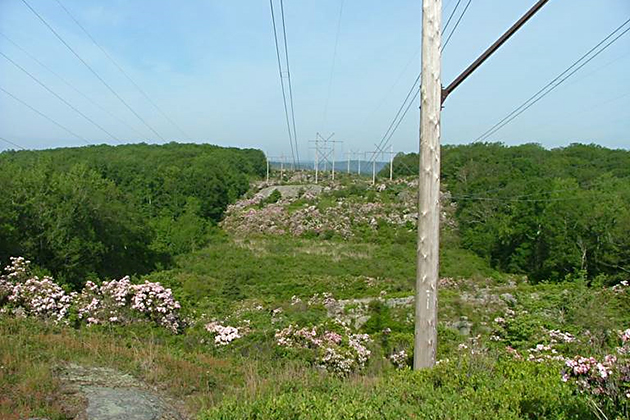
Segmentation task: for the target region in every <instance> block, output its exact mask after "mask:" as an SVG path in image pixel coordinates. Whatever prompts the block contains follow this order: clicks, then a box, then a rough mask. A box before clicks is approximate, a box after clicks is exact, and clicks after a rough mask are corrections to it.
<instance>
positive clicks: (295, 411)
mask: <svg viewBox="0 0 630 420" xmlns="http://www.w3.org/2000/svg"><path fill="white" fill-rule="evenodd" d="M471 147H472V149H473V150H476V149H475V147H481V146H474V147H473V146H471ZM484 147H488V148H489V149H492V148H493V147H495V146H493V145H490V146H484ZM463 150H464V152H466V150H467V149H466V148H465V147H463ZM508 150H509V149H508ZM464 152H462V153H464ZM471 153H472V152H471ZM475 153H476V152H475ZM515 153H516V152H515ZM549 153H551V152H549ZM553 153H556V152H553ZM542 154H543V155H544V153H542ZM445 156H446V153H445ZM399 159H400V157H399ZM471 159H473V160H474V159H477V157H476V155H475V154H474V153H472V154H471ZM524 159H525V158H524ZM527 159H529V157H528V158H526V160H527ZM445 160H446V163H445V165H447V168H448V167H449V166H448V165H449V163H448V162H449V158H448V156H446V159H445ZM448 171H449V170H446V171H445V177H447V178H448V177H449V176H450V175H448V174H449V172H448ZM245 172H247V171H245ZM621 172H623V171H621ZM621 172H619V173H617V174H615V175H611V176H613V177H617V176H618V177H619V179H626V178H624V177H625V175H623V173H621ZM479 173H481V172H479ZM577 174H578V175H579V171H578V173H577ZM272 175H276V174H272ZM470 177H471V178H470V179H469V181H470V182H472V181H471V180H473V179H475V176H474V175H473V174H471V175H470ZM517 178H518V177H516V176H515V179H517ZM611 179H612V178H611ZM286 182H288V181H281V182H280V183H279V185H282V184H285V183H286ZM299 182H300V181H297V180H292V181H291V184H296V183H297V185H298V186H299V188H298V190H300V191H297V194H291V195H290V196H289V195H287V196H283V195H282V193H281V192H280V191H281V190H282V188H280V187H278V189H275V188H276V187H277V185H272V186H271V187H270V188H267V187H268V186H267V185H265V184H264V183H262V182H254V183H253V184H252V186H251V189H250V190H249V191H248V192H247V193H246V194H245V195H244V196H243V197H242V198H240V199H237V198H236V197H234V198H233V199H229V200H228V201H229V202H230V203H231V204H230V205H227V204H226V207H225V209H226V212H225V214H224V216H223V217H222V218H221V219H220V221H219V223H218V224H217V225H213V227H212V228H211V229H209V230H207V231H206V234H205V236H204V239H203V245H200V246H199V247H198V248H195V249H193V248H191V249H188V250H187V251H186V252H183V253H173V254H172V255H171V261H170V265H168V266H163V267H161V268H159V269H153V270H152V271H151V272H149V273H147V274H142V275H140V274H134V273H137V272H131V273H130V274H132V275H131V276H130V277H123V276H117V277H101V278H95V277H94V276H88V277H87V278H84V279H83V280H82V281H79V282H68V281H67V278H68V277H65V276H64V275H62V277H61V278H57V277H45V274H46V273H45V271H46V270H45V269H46V268H47V267H46V265H45V264H42V263H39V262H38V261H37V260H36V259H35V258H33V257H32V256H31V255H29V254H25V257H27V258H29V259H31V260H33V262H34V263H36V264H30V265H29V264H28V262H27V260H26V259H25V258H14V259H12V260H10V259H9V258H7V259H6V261H4V260H3V262H5V263H6V264H7V265H8V266H7V268H6V269H5V271H4V274H1V275H0V334H2V336H3V340H2V341H1V342H0V402H1V404H0V407H1V408H0V417H3V418H4V417H8V418H11V419H13V418H15V419H18V418H24V417H34V416H40V417H41V416H46V417H48V418H50V419H69V418H72V415H71V414H69V413H68V411H67V410H66V407H67V403H64V398H63V395H64V394H63V383H62V381H61V379H60V378H59V376H58V375H57V371H58V370H59V369H60V368H62V367H63V366H64V365H65V364H68V363H77V364H81V365H88V366H92V365H94V366H108V367H114V368H117V369H119V370H121V371H123V372H129V373H131V374H133V375H134V376H136V377H138V378H139V379H141V380H143V381H145V382H146V383H147V384H149V385H151V386H155V387H157V388H158V389H161V390H163V392H165V393H167V394H169V395H171V396H172V397H175V398H177V399H178V400H180V401H182V402H183V403H184V404H185V405H186V407H187V408H188V411H189V412H190V413H191V416H197V417H198V418H200V419H203V420H211V419H241V418H248V419H249V418H260V419H346V418H356V419H372V418H374V419H377V418H378V419H381V418H392V419H394V418H433V419H452V418H457V419H531V418H554V419H555V418H557V419H585V418H600V419H624V418H629V416H630V407H629V405H630V286H629V283H628V276H627V275H626V274H624V273H625V271H624V269H623V268H624V267H626V266H625V265H624V264H626V261H625V260H623V258H622V257H623V255H625V254H623V252H625V248H624V246H625V245H624V242H623V240H620V239H619V238H618V237H616V236H614V235H613V234H611V235H609V236H607V237H606V238H604V239H601V241H608V240H611V241H617V242H614V243H615V244H617V245H619V247H617V248H614V252H616V253H617V254H614V255H616V256H615V258H619V260H618V268H617V269H616V270H602V271H597V270H596V271H589V270H588V269H587V270H581V267H578V268H576V267H573V266H567V267H571V269H570V270H569V271H568V272H566V273H565V272H562V275H558V276H550V277H549V278H539V277H537V275H536V273H537V271H531V272H530V271H528V270H527V267H528V266H527V265H523V266H520V268H519V267H516V268H515V269H514V270H512V269H508V268H507V266H504V265H503V264H502V263H500V262H498V260H497V259H495V258H494V257H492V256H488V255H486V254H484V253H483V252H480V251H479V249H477V248H476V247H475V246H473V244H472V243H471V242H470V241H468V240H467V239H466V238H467V236H466V235H467V234H470V232H468V233H466V229H471V227H470V226H469V225H466V217H467V216H466V214H469V213H468V212H472V211H473V207H474V205H476V204H477V202H473V203H468V202H467V201H465V200H461V199H458V197H461V194H462V191H458V192H457V193H456V192H451V191H449V190H448V189H445V190H444V191H443V193H442V208H443V213H442V217H441V221H442V223H441V226H442V228H441V235H442V243H441V267H440V281H439V288H438V290H439V314H438V320H439V324H438V335H439V342H438V354H437V358H438V363H437V365H436V367H435V368H433V369H429V370H426V371H422V372H414V371H411V369H410V365H411V362H412V357H413V334H414V325H413V319H414V311H413V286H414V279H415V252H416V245H415V235H416V233H415V226H414V222H413V220H414V218H415V207H414V202H415V190H416V184H415V183H414V181H413V180H412V179H410V178H399V179H397V180H394V181H393V182H378V183H377V184H376V185H371V184H370V183H369V182H368V180H366V179H362V178H357V177H352V176H340V177H338V179H337V180H336V181H335V182H330V181H326V182H325V183H324V185H323V186H324V188H323V190H322V191H321V192H314V191H313V190H309V188H310V187H309V185H308V184H299ZM302 182H304V181H302ZM505 182H506V183H507V185H511V182H512V181H511V180H510V181H509V182H508V181H505ZM514 182H519V181H518V180H515V181H514ZM615 182H617V181H615ZM446 185H447V186H448V187H449V188H450V184H446ZM615 185H616V184H615ZM457 188H459V187H454V189H455V190H456V189H457ZM611 188H612V187H611ZM620 188H621V189H616V187H615V188H613V190H615V191H622V190H623V187H620ZM274 189H275V191H274ZM282 191H284V190H282ZM620 194H621V196H622V198H623V197H624V196H623V193H620ZM550 199H551V198H549V200H550ZM623 199H625V198H623ZM602 200H604V202H606V201H605V199H603V198H602ZM560 202H561V201H560V200H557V201H546V202H545V206H548V205H552V204H549V203H556V204H557V203H560ZM525 203H530V202H525ZM533 203H539V202H533ZM519 205H520V204H519ZM528 205H529V204H528ZM553 205H555V204H553ZM499 209H500V210H501V209H502V208H499ZM477 210H478V209H477ZM477 210H474V211H477ZM495 210H496V209H495ZM498 211H499V210H497V213H491V214H493V217H496V218H498V219H501V217H503V216H501V214H500V212H498ZM501 211H503V210H501ZM624 215H625V213H624V212H623V211H621V210H620V211H619V212H618V215H617V216H616V217H617V219H615V220H617V221H623V220H624V219H623V217H625V216H624ZM151 217H153V216H151ZM151 217H149V219H148V220H154V219H151ZM514 217H516V216H514ZM523 217H524V216H523ZM531 217H533V218H536V217H538V216H535V215H532V216H531ZM567 217H568V218H570V217H573V216H571V215H567ZM580 217H582V215H580ZM591 217H592V218H593V217H595V216H593V215H592V216H591ZM602 217H603V216H602ZM509 220H512V219H505V220H504V222H506V221H509ZM538 220H539V222H540V223H543V225H544V226H545V229H547V228H548V226H550V224H551V226H555V225H553V223H551V222H549V221H545V220H544V219H542V218H539V219H538ZM567 220H568V219H567ZM617 221H615V223H617ZM523 222H525V221H523ZM492 223H494V222H493V221H489V222H488V224H489V225H492ZM506 223H507V222H506ZM509 223H511V224H514V223H516V221H515V220H512V222H509ZM511 224H508V226H512V225H511ZM483 226H485V224H483V225H482V226H480V227H476V228H475V229H482V228H483ZM607 226H608V225H607ZM480 232H481V231H480ZM508 232H511V231H509V230H508ZM480 234H481V233H480ZM559 238H560V237H559ZM559 240H560V239H559ZM619 241H620V242H619ZM509 243H510V242H507V243H506V245H505V246H506V247H507V248H506V249H510V248H509V246H508V245H509ZM153 246H154V245H153ZM601 246H602V247H604V242H602V243H601ZM602 249H603V248H602ZM606 249H609V250H610V249H612V248H606ZM506 252H507V251H506ZM509 252H516V251H514V250H513V249H512V250H511V251H509ZM519 252H520V251H519ZM607 252H613V251H607ZM587 254H588V253H587ZM588 255H589V257H588V258H591V256H590V254H588ZM602 255H603V254H602ZM592 258H596V257H592ZM597 258H599V257H597ZM597 258H596V259H594V260H589V261H601V260H598V259H597ZM606 258H609V257H606ZM610 258H613V257H612V256H610ZM606 261H613V260H612V259H608V260H606ZM549 264H551V263H549ZM592 264H595V263H591V262H589V265H588V267H595V266H598V265H597V264H599V263H597V264H596V265H592ZM50 271H52V270H50ZM559 273H560V272H559ZM5 338H6V339H5ZM174 371H176V372H178V374H177V375H173V374H172V372H174Z"/></svg>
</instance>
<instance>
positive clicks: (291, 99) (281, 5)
mask: <svg viewBox="0 0 630 420" xmlns="http://www.w3.org/2000/svg"><path fill="white" fill-rule="evenodd" d="M280 14H281V15H282V35H283V37H284V55H285V59H286V63H287V82H288V84H289V100H290V101H291V120H292V121H293V141H294V142H295V157H296V159H297V164H298V166H299V165H300V152H299V151H298V142H297V130H296V129H295V106H294V105H293V85H292V84H291V69H290V67H289V45H288V42H287V25H286V23H285V21H284V0H280ZM293 164H294V166H295V162H294V163H293Z"/></svg>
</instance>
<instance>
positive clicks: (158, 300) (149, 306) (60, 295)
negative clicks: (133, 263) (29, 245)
mask: <svg viewBox="0 0 630 420" xmlns="http://www.w3.org/2000/svg"><path fill="white" fill-rule="evenodd" d="M29 264H30V261H28V260H25V259H24V258H22V257H13V258H11V265H9V266H8V267H6V268H5V273H6V274H5V275H1V276H0V302H1V299H3V296H4V297H5V299H6V301H7V302H8V304H9V305H10V306H12V307H15V308H21V310H22V311H23V312H24V314H25V315H27V316H28V315H31V316H36V317H40V318H47V319H52V320H54V321H55V322H60V321H62V320H64V318H66V316H67V315H68V312H69V310H70V308H71V307H72V308H75V310H76V313H77V314H78V318H79V319H81V320H84V321H85V322H86V323H87V324H88V325H94V324H103V323H107V322H109V323H126V322H133V321H141V320H149V321H153V322H155V323H157V324H158V325H161V326H163V327H166V328H168V329H170V330H171V331H173V332H175V333H177V332H178V330H179V327H180V321H179V314H178V312H179V309H180V304H179V302H177V301H176V300H175V299H174V298H173V295H172V292H171V290H170V289H166V288H164V287H163V286H161V285H160V283H151V282H148V281H145V282H144V283H143V284H139V285H135V284H131V280H130V278H129V277H123V278H122V279H120V280H112V281H109V282H107V281H106V282H103V284H102V285H101V286H99V285H97V284H96V283H94V282H92V281H87V282H86V283H85V286H84V287H83V289H82V290H81V292H80V293H76V292H72V293H66V291H65V290H64V289H63V288H62V287H61V286H59V285H58V284H57V283H55V281H54V280H53V279H52V278H50V277H44V278H43V279H41V280H40V279H39V278H38V277H37V276H30V274H29Z"/></svg>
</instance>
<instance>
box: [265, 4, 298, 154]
mask: <svg viewBox="0 0 630 420" xmlns="http://www.w3.org/2000/svg"><path fill="white" fill-rule="evenodd" d="M269 6H270V8H271V23H272V24H273V38H274V41H275V44H276V56H277V58H278V73H279V74H280V87H281V88H282V102H283V104H284V115H285V118H286V120H287V132H288V134H289V144H290V145H291V158H292V159H293V163H294V164H295V150H294V149H293V134H292V131H291V121H290V119H289V107H288V105H287V94H286V90H285V88H284V79H283V77H282V59H281V58H280V45H279V43H278V31H277V27H276V16H275V13H274V10H273V0H269Z"/></svg>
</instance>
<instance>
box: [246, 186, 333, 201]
mask: <svg viewBox="0 0 630 420" xmlns="http://www.w3.org/2000/svg"><path fill="white" fill-rule="evenodd" d="M274 190H278V192H279V193H280V195H282V198H296V197H297V196H298V195H299V192H300V191H304V192H305V193H310V194H314V195H317V194H319V193H321V192H322V190H323V188H322V186H321V185H313V184H304V185H272V186H270V187H266V188H263V189H262V190H260V191H258V193H256V195H257V196H259V197H260V198H267V197H269V195H271V193H272V192H273V191H274Z"/></svg>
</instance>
